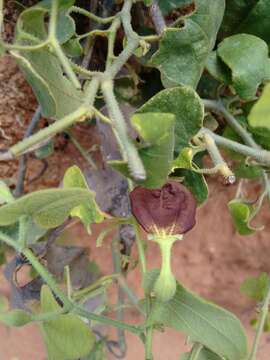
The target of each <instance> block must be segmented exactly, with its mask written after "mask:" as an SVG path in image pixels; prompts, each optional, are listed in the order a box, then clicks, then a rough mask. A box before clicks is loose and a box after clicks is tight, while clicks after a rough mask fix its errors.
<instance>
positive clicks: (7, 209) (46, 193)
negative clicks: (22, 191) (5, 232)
mask: <svg viewBox="0 0 270 360" xmlns="http://www.w3.org/2000/svg"><path fill="white" fill-rule="evenodd" d="M92 198H93V194H92V193H91V192H90V191H89V190H86V189H80V188H70V189H49V190H40V191H35V192H32V193H31V194H28V195H25V196H23V197H21V198H20V199H18V200H16V201H13V202H12V203H9V204H6V205H3V206H2V207H0V225H1V226H6V225H10V224H14V223H16V222H17V221H18V220H19V218H20V217H21V216H23V215H27V216H30V217H32V218H33V220H34V221H35V222H36V223H37V225H39V226H41V227H42V228H46V229H49V228H54V227H56V226H59V225H60V224H62V223H63V222H64V221H65V219H66V218H67V217H68V216H69V214H70V212H71V210H72V209H74V208H76V207H77V206H78V205H80V204H82V203H84V202H85V201H87V200H88V201H91V200H92Z"/></svg>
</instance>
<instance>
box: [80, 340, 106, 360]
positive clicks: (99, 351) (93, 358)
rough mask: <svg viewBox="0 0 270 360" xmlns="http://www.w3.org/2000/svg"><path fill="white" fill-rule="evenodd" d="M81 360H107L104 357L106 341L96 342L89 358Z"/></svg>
mask: <svg viewBox="0 0 270 360" xmlns="http://www.w3.org/2000/svg"><path fill="white" fill-rule="evenodd" d="M83 360H107V356H106V340H104V339H102V340H99V341H96V343H95V346H94V348H93V349H92V351H91V353H90V354H89V356H87V357H86V358H84V359H83Z"/></svg>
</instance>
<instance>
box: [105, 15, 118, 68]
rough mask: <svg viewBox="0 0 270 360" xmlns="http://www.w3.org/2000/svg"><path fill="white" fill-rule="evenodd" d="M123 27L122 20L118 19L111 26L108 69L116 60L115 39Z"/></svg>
mask: <svg viewBox="0 0 270 360" xmlns="http://www.w3.org/2000/svg"><path fill="white" fill-rule="evenodd" d="M120 25H121V21H120V19H119V18H118V17H117V18H115V19H114V21H113V23H112V25H111V26H110V28H109V30H108V32H109V36H108V54H107V60H106V69H108V68H109V66H110V65H111V64H112V61H113V60H114V57H115V56H114V45H115V39H116V34H117V30H118V29H119V27H120Z"/></svg>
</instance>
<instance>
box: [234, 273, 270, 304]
mask: <svg viewBox="0 0 270 360" xmlns="http://www.w3.org/2000/svg"><path fill="white" fill-rule="evenodd" d="M268 287H269V276H268V275H267V274H266V273H262V274H260V275H259V276H258V277H255V278H253V277H252V278H248V279H246V280H245V281H244V282H243V283H242V284H241V289H240V290H241V293H242V294H244V295H246V296H248V297H249V298H251V299H253V300H256V301H263V299H264V298H265V295H266V293H267V290H268Z"/></svg>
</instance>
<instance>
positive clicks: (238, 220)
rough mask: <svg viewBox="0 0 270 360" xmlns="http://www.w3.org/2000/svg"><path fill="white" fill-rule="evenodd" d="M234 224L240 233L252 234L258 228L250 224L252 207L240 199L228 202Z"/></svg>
mask: <svg viewBox="0 0 270 360" xmlns="http://www.w3.org/2000/svg"><path fill="white" fill-rule="evenodd" d="M228 207H229V211H230V214H231V216H232V219H233V223H234V226H235V228H236V230H237V232H238V233H239V234H240V235H252V234H254V233H255V231H256V229H254V228H252V227H251V226H250V225H249V222H250V219H251V214H252V208H251V206H250V205H248V204H245V203H244V202H242V201H240V200H232V201H230V202H229V204H228Z"/></svg>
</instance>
